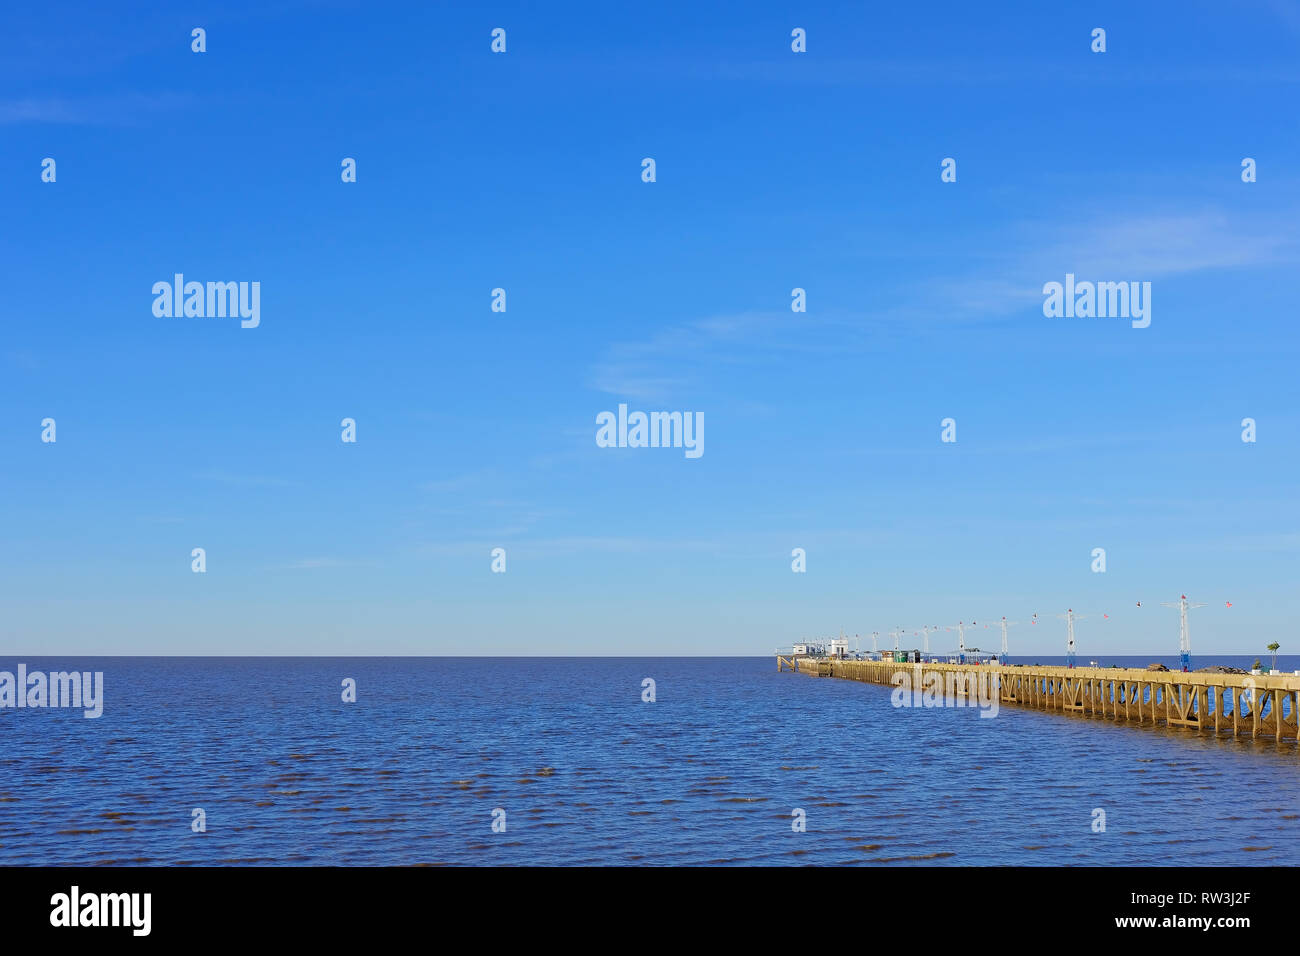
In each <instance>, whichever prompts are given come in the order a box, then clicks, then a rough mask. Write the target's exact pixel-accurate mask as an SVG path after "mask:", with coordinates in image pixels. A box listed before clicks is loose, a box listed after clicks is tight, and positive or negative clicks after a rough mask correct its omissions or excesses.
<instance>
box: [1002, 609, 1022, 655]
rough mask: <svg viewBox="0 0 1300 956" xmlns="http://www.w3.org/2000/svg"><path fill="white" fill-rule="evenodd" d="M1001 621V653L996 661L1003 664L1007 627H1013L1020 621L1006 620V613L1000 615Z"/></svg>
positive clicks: (1005, 652) (1005, 651)
mask: <svg viewBox="0 0 1300 956" xmlns="http://www.w3.org/2000/svg"><path fill="white" fill-rule="evenodd" d="M1001 623H1002V653H1001V655H1000V656H999V657H998V663H999V664H1005V663H1006V662H1007V628H1009V627H1015V626H1016V625H1017V624H1019V623H1020V622H1019V621H1008V620H1007V617H1006V615H1005V614H1004V615H1003V616H1002V622H1001Z"/></svg>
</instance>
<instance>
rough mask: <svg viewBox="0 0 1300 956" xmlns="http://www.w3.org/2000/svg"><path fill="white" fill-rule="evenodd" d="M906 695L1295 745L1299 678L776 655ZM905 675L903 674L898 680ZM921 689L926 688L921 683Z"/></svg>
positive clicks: (798, 666) (785, 662) (819, 673)
mask: <svg viewBox="0 0 1300 956" xmlns="http://www.w3.org/2000/svg"><path fill="white" fill-rule="evenodd" d="M785 668H789V669H791V670H793V671H795V672H797V673H800V674H808V675H811V676H815V677H840V678H843V679H846V680H859V681H866V682H868V683H872V684H886V685H892V686H899V685H900V684H901V683H904V682H907V686H908V688H909V689H910V690H915V691H921V690H923V689H926V690H928V689H929V688H933V689H934V692H936V693H937V694H939V695H941V696H943V697H945V698H951V697H954V696H961V697H964V698H965V699H967V700H970V701H972V706H974V704H973V702H974V701H976V700H984V701H991V700H993V699H995V697H996V699H997V701H998V703H999V705H1002V704H1009V705H1015V706H1020V707H1032V708H1035V709H1037V710H1049V711H1059V712H1060V713H1063V714H1077V715H1080V716H1084V717H1096V718H1105V719H1107V720H1121V721H1128V722H1131V723H1137V724H1144V723H1145V724H1152V725H1159V724H1163V725H1165V726H1167V727H1183V728H1188V729H1190V730H1197V731H1203V732H1212V733H1215V734H1220V733H1225V734H1232V735H1234V736H1238V735H1240V736H1248V737H1264V738H1268V737H1272V738H1274V739H1275V740H1278V741H1283V740H1298V738H1300V733H1298V731H1297V720H1296V716H1297V713H1300V711H1298V710H1297V707H1300V699H1298V697H1300V675H1295V674H1253V675H1252V674H1210V673H1197V672H1192V673H1182V672H1181V671H1148V670H1134V669H1126V668H1118V667H1075V668H1068V667H1061V666H1050V667H1042V666H1035V667H1010V666H1000V665H996V664H994V665H988V664H979V665H975V666H972V665H969V664H929V663H926V664H901V663H895V662H894V661H853V660H838V659H834V658H825V657H795V656H793V655H791V654H778V655H777V670H778V671H780V670H783V669H785ZM902 675H906V677H904V676H902ZM927 685H928V686H927Z"/></svg>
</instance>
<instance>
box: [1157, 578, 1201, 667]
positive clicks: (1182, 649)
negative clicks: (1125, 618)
mask: <svg viewBox="0 0 1300 956" xmlns="http://www.w3.org/2000/svg"><path fill="white" fill-rule="evenodd" d="M1160 604H1161V606H1162V607H1176V608H1178V660H1179V663H1180V664H1182V667H1183V673H1186V672H1187V671H1190V670H1191V669H1192V635H1191V633H1190V632H1189V631H1188V629H1187V612H1188V611H1189V610H1191V609H1192V608H1194V607H1205V605H1204V604H1188V603H1187V595H1186V594H1184V595H1183V596H1182V597H1181V598H1180V599H1179V601H1178V603H1177V604H1172V603H1170V602H1169V601H1161V602H1160Z"/></svg>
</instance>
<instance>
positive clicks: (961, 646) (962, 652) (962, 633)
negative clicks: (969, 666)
mask: <svg viewBox="0 0 1300 956" xmlns="http://www.w3.org/2000/svg"><path fill="white" fill-rule="evenodd" d="M957 663H958V664H965V663H966V622H965V621H958V622H957Z"/></svg>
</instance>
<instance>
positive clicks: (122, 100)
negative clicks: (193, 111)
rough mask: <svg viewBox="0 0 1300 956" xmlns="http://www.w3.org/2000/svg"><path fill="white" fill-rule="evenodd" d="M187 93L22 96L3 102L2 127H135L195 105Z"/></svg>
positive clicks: (1, 105)
mask: <svg viewBox="0 0 1300 956" xmlns="http://www.w3.org/2000/svg"><path fill="white" fill-rule="evenodd" d="M193 103H194V97H192V96H190V95H188V94H184V93H110V94H96V95H86V96H44V97H20V98H11V99H6V100H0V126H3V125H13V124H16V123H52V124H61V125H74V126H133V125H135V124H137V123H143V122H145V121H147V120H150V119H153V118H154V117H156V116H157V115H158V114H160V113H168V112H175V111H178V110H184V109H187V108H189V107H190V106H192V105H193Z"/></svg>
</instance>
